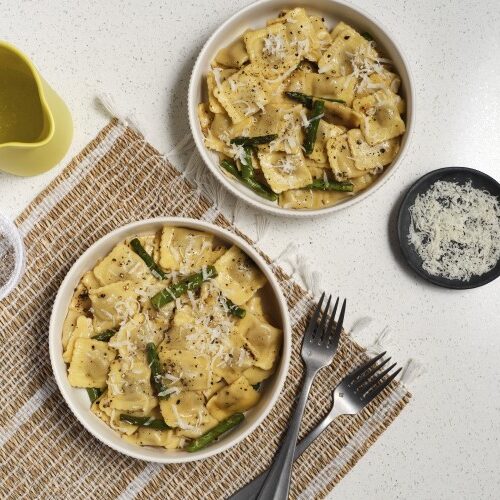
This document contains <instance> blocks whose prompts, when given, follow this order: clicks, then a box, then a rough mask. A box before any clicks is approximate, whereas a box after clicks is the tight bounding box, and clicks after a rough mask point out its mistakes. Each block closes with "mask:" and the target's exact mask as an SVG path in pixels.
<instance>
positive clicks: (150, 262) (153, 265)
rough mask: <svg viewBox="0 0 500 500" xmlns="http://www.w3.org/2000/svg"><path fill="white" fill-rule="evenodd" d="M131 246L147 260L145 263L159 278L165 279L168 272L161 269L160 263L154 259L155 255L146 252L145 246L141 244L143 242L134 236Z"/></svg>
mask: <svg viewBox="0 0 500 500" xmlns="http://www.w3.org/2000/svg"><path fill="white" fill-rule="evenodd" d="M130 246H131V247H132V250H133V251H134V252H135V253H136V254H137V255H138V256H139V257H140V258H141V259H142V260H143V261H144V262H145V264H146V265H147V266H148V267H149V270H150V271H151V274H152V275H153V276H154V277H155V278H157V279H159V280H164V279H165V278H166V277H167V276H166V274H165V273H164V272H163V271H162V270H161V269H160V267H159V266H158V264H157V263H156V262H155V261H154V260H153V257H151V255H149V254H148V252H146V250H145V249H144V247H143V246H142V245H141V242H140V241H139V240H138V239H137V238H134V239H133V240H132V241H131V242H130Z"/></svg>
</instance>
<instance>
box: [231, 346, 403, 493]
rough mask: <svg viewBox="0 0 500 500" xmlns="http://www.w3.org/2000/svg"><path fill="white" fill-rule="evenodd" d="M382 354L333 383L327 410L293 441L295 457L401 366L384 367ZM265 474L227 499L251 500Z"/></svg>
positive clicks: (373, 395)
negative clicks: (333, 386)
mask: <svg viewBox="0 0 500 500" xmlns="http://www.w3.org/2000/svg"><path fill="white" fill-rule="evenodd" d="M384 355H385V352H383V353H382V354H379V355H378V356H376V357H375V358H373V359H370V360H369V361H367V362H366V363H364V364H363V365H361V366H360V367H358V368H356V369H355V370H353V371H352V372H351V373H349V374H348V375H346V376H345V377H344V378H343V379H342V380H341V382H340V383H339V384H338V385H337V386H336V387H335V389H334V390H333V395H332V407H331V409H330V411H329V412H328V414H327V415H325V417H324V418H323V420H321V422H320V423H319V424H318V425H317V426H316V427H315V428H314V429H313V430H312V431H311V432H310V433H309V434H307V436H305V437H304V439H302V441H300V442H299V443H297V448H296V450H295V457H294V459H295V460H296V459H297V458H298V457H299V456H300V455H301V454H302V453H303V452H304V451H305V450H306V449H307V447H308V446H309V445H310V444H311V443H313V441H314V440H315V439H316V438H317V437H318V436H319V435H320V434H321V433H322V432H323V431H324V430H325V429H327V428H328V427H329V426H330V424H331V423H332V422H333V421H334V420H335V419H336V418H337V417H338V416H340V415H354V414H356V413H359V412H360V411H361V410H362V409H363V408H364V407H365V406H367V405H368V404H369V403H371V402H372V401H373V400H374V399H375V398H376V397H377V396H378V395H379V394H381V393H382V392H383V391H384V390H385V389H386V387H388V386H389V385H390V383H391V382H392V381H393V380H394V379H395V378H396V376H397V375H398V374H399V372H400V371H401V368H398V369H397V370H393V369H394V367H395V366H396V363H393V364H392V365H390V366H389V367H387V364H388V363H389V361H390V359H391V358H387V359H383V356H384ZM386 367H387V368H386ZM266 476H267V471H265V472H263V473H262V474H260V476H257V477H256V478H255V479H254V480H253V481H251V482H250V483H248V484H247V485H246V486H244V487H243V488H241V489H240V490H238V491H237V492H236V493H234V494H233V495H232V496H231V497H229V500H254V499H255V498H256V496H257V494H258V493H259V491H260V489H261V488H262V485H263V484H264V481H265V479H266Z"/></svg>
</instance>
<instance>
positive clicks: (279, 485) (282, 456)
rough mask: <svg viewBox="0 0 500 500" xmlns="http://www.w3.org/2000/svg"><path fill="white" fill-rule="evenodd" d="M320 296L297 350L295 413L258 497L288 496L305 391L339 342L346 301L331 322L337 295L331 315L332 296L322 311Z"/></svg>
mask: <svg viewBox="0 0 500 500" xmlns="http://www.w3.org/2000/svg"><path fill="white" fill-rule="evenodd" d="M324 299H325V294H324V293H323V294H322V295H321V299H320V301H319V303H318V306H317V307H316V309H315V311H314V313H313V315H312V317H311V319H310V321H309V324H308V325H307V328H306V331H305V333H304V339H303V341H302V353H301V354H302V359H303V361H304V364H305V376H304V382H303V384H302V389H301V391H300V396H299V399H298V402H297V405H296V407H295V412H294V414H293V417H292V419H291V421H290V424H289V427H288V432H287V433H286V436H285V439H284V441H283V444H282V445H281V448H280V450H279V452H278V454H277V455H276V457H275V459H274V462H273V465H272V467H271V469H270V470H269V474H268V475H267V478H266V480H265V481H264V484H263V486H262V489H261V491H260V493H259V496H258V499H259V500H271V499H273V500H278V499H281V500H285V499H287V498H288V490H289V488H290V476H291V473H292V465H293V458H294V454H295V447H296V443H297V436H298V434H299V429H300V422H301V421H302V415H303V414H304V409H305V406H306V403H307V398H308V396H309V391H310V390H311V386H312V383H313V381H314V379H315V378H316V375H317V374H318V372H319V370H321V368H324V367H325V366H328V365H329V364H330V363H331V362H332V360H333V357H334V355H335V351H336V350H337V347H338V344H339V339H340V332H341V331H342V323H343V321H344V315H345V308H346V301H345V300H344V302H343V304H342V308H341V310H340V315H339V318H338V320H337V322H336V323H335V315H336V313H337V308H338V305H339V299H338V298H337V300H336V302H335V305H334V306H333V310H332V313H331V315H329V310H330V303H331V300H332V297H331V295H330V296H329V297H328V300H327V302H326V306H325V310H324V311H323V313H322V311H321V306H322V305H323V301H324Z"/></svg>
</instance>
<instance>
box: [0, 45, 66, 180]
mask: <svg viewBox="0 0 500 500" xmlns="http://www.w3.org/2000/svg"><path fill="white" fill-rule="evenodd" d="M72 137H73V123H72V120H71V114H70V112H69V110H68V108H67V106H66V104H64V102H63V101H62V99H61V98H60V97H59V96H58V95H57V94H56V93H55V92H54V91H53V90H52V89H51V88H50V87H49V85H48V84H47V82H46V81H45V80H44V79H43V78H42V77H41V76H40V74H39V73H38V71H37V70H36V68H35V67H34V65H33V64H32V62H31V61H30V60H29V59H28V58H27V57H26V56H25V55H24V54H23V53H22V52H20V51H19V50H17V49H16V48H15V47H13V46H12V45H10V44H8V43H6V42H2V41H1V40H0V170H3V171H4V172H9V173H11V174H15V175H22V176H29V175H37V174H40V173H42V172H45V171H46V170H49V169H50V168H52V167H54V166H55V165H57V164H58V163H59V162H60V161H61V159H62V158H63V157H64V155H65V154H66V152H67V151H68V149H69V146H70V144H71V139H72Z"/></svg>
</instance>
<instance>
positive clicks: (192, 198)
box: [0, 120, 410, 500]
mask: <svg viewBox="0 0 500 500" xmlns="http://www.w3.org/2000/svg"><path fill="white" fill-rule="evenodd" d="M166 215H175V216H186V217H193V218H196V219H203V220H206V221H209V222H212V223H215V224H217V225H219V226H221V227H224V228H226V229H229V230H231V231H235V232H238V233H239V231H238V230H237V229H236V228H235V227H234V226H233V225H232V224H231V223H230V222H229V221H228V220H227V219H226V218H225V217H224V216H223V215H222V214H221V213H220V212H219V210H218V209H217V208H216V206H214V205H213V204H212V202H211V201H209V199H208V198H207V197H205V196H203V195H202V194H201V193H200V191H199V190H197V189H195V188H194V187H193V185H191V184H190V183H189V181H187V180H186V178H185V176H183V175H181V174H180V173H179V172H178V171H177V170H176V169H175V168H174V167H173V166H172V165H171V164H170V163H169V162H168V161H167V160H166V159H165V158H164V157H162V156H161V155H160V154H159V153H158V151H156V150H155V149H154V148H153V147H152V146H151V145H150V144H148V143H147V142H146V141H145V139H144V138H143V137H142V136H141V135H140V134H138V133H137V132H135V131H133V130H132V129H130V128H128V127H127V126H126V125H124V124H122V123H121V122H119V121H117V120H114V121H112V122H111V123H110V124H109V125H108V126H107V127H106V128H105V129H103V130H102V131H101V132H100V133H99V135H98V136H97V137H96V138H95V139H94V140H93V141H92V142H91V143H90V144H89V145H88V146H87V147H86V148H85V149H84V150H83V151H82V152H81V153H80V154H79V155H78V156H76V157H75V158H74V159H73V160H72V162H71V163H70V164H69V166H68V167H67V168H66V169H65V170H64V171H63V172H62V173H61V174H60V175H59V176H58V177H57V178H56V179H55V180H54V181H53V182H52V183H51V184H50V185H49V187H48V188H47V189H45V190H44V191H43V192H42V193H41V194H40V195H39V196H38V197H37V198H36V199H35V200H34V201H33V202H32V203H31V204H30V205H29V207H28V208H27V209H26V210H25V211H24V212H23V213H22V214H21V215H20V217H19V218H18V219H17V221H16V222H17V225H18V227H19V228H20V230H21V232H22V234H23V235H24V241H25V244H26V250H27V262H28V264H27V270H26V273H25V275H24V277H23V279H22V282H21V283H20V285H19V286H18V287H17V289H16V290H15V291H14V292H13V293H12V294H11V295H10V296H9V297H8V298H7V299H6V300H4V301H3V302H0V341H1V345H2V351H1V355H0V356H1V363H2V367H1V372H0V373H1V375H0V376H1V384H0V387H1V390H0V401H1V425H0V446H1V451H0V453H1V467H2V471H1V476H0V497H1V498H15V499H16V500H17V499H22V498H30V499H31V498H71V499H80V498H82V499H83V498H85V499H88V498H100V499H105V498H120V499H130V498H144V499H146V498H148V499H149V498H153V497H154V498H172V499H201V498H203V499H217V500H218V499H221V498H225V497H227V496H229V494H231V493H233V492H234V491H236V490H237V489H238V488H240V487H241V486H243V485H244V484H246V483H247V482H248V481H249V480H250V479H252V478H253V477H255V475H257V474H258V473H260V472H262V471H263V470H264V469H265V468H266V467H268V466H269V464H270V462H271V460H272V458H273V455H274V454H275V452H276V450H277V447H278V444H279V442H280V438H281V436H282V433H283V430H284V429H285V427H286V423H287V421H288V419H289V415H290V412H291V409H292V406H293V399H294V395H295V393H296V390H297V388H298V386H299V384H300V380H301V376H302V362H301V360H300V354H299V347H300V338H301V335H302V332H303V328H304V325H305V323H306V320H307V318H308V316H309V314H310V311H311V309H312V307H313V306H314V301H313V298H312V296H311V295H310V294H309V293H308V292H307V291H306V290H304V289H303V288H302V287H300V286H299V285H298V284H297V283H296V282H295V281H294V280H293V279H292V278H290V277H289V276H287V275H286V274H285V272H284V271H283V270H282V269H281V268H280V267H279V266H278V265H277V264H275V263H273V262H271V260H270V259H267V261H268V262H269V264H270V265H271V266H272V268H273V270H274V272H275V273H276V276H277V278H278V280H279V282H280V284H281V286H282V289H283V293H284V295H285V297H286V299H287V302H288V307H289V311H290V316H291V322H292V325H293V346H294V348H293V357H292V362H291V366H290V372H289V375H288V377H287V380H286V384H285V388H284V390H283V392H282V394H281V397H280V399H279V401H278V403H277V404H276V406H275V408H274V409H273V411H272V412H271V414H270V415H269V417H268V418H266V420H265V421H264V422H263V424H262V425H261V426H260V427H259V428H258V429H257V430H256V431H255V432H253V433H252V434H251V435H250V436H249V437H248V438H247V439H246V440H244V441H243V442H242V443H241V444H239V445H238V446H236V447H234V448H232V449H231V450H229V451H227V452H225V453H223V454H221V455H218V456H216V457H214V458H211V459H207V460H204V461H201V462H195V463H188V464H182V465H160V464H148V463H145V462H141V461H139V460H134V459H132V458H129V457H127V456H124V455H121V454H119V453H117V452H115V451H114V450H112V449H111V448H108V447H107V446H105V445H103V444H101V443H100V442H99V441H98V440H97V439H95V438H94V437H93V436H92V435H91V434H89V433H88V432H87V431H86V430H85V429H84V428H83V427H82V426H81V425H80V423H79V422H78V421H77V420H76V418H75V417H74V416H73V415H72V413H71V412H70V410H69V408H68V407H67V406H66V403H65V402H64V400H63V398H62V396H61V394H60V393H59V391H58V390H57V386H56V383H55V381H54V378H53V375H52V371H51V367H50V360H49V355H48V344H47V335H48V327H49V318H50V314H51V308H52V303H53V300H54V297H55V294H56V293H57V290H58V287H59V285H60V283H61V281H62V280H63V278H64V276H65V274H66V273H67V272H68V270H69V269H70V267H71V266H72V264H73V263H74V262H75V260H76V259H77V258H78V257H79V255H80V254H81V253H82V252H83V251H84V250H86V249H87V248H88V247H89V246H90V245H91V244H92V243H94V242H95V241H97V240H98V239H99V238H101V237H102V236H104V235H105V234H107V233H108V232H109V231H111V230H113V229H115V228H117V227H119V226H122V225H124V224H127V223H129V222H132V221H136V220H140V219H146V218H151V217H155V216H166ZM239 234H240V235H241V233H239ZM243 236H244V235H243ZM247 240H248V238H247ZM364 359H366V353H365V351H364V349H362V348H361V347H360V346H359V345H357V344H356V343H355V342H354V341H353V340H352V339H351V338H350V337H349V335H348V334H346V333H343V335H342V338H341V343H340V346H339V351H338V353H337V355H336V357H335V362H334V364H333V366H332V367H331V368H328V369H325V370H323V371H322V372H321V375H320V377H319V378H318V380H317V382H316V383H315V384H314V387H313V390H312V394H311V398H310V403H309V404H308V407H307V409H306V413H305V416H304V421H303V426H302V433H305V432H308V431H309V430H310V429H311V428H312V427H313V426H314V425H316V424H317V423H318V422H319V420H320V419H321V418H322V416H323V415H325V414H326V412H327V411H328V410H329V408H330V406H331V392H332V389H333V387H334V386H335V384H336V383H337V382H338V381H339V380H340V379H341V378H342V377H343V376H344V375H345V374H346V373H347V372H348V371H349V370H351V369H352V368H353V367H354V366H356V365H357V364H359V363H360V362H362V361H363V360H364ZM409 398H410V395H409V393H408V392H407V390H406V388H405V387H404V386H402V385H400V384H398V383H394V384H393V385H392V386H391V387H390V389H388V390H386V391H385V393H384V394H383V395H381V396H380V397H379V398H378V399H377V400H376V401H374V402H372V403H371V404H370V405H369V407H368V408H366V409H365V410H364V411H363V412H362V413H360V414H359V415H356V416H344V417H340V418H338V419H337V420H336V421H335V422H334V424H332V425H331V426H330V428H329V429H328V430H327V431H325V432H324V433H323V435H322V436H321V438H319V439H317V440H316V441H315V443H314V444H313V445H312V446H311V447H310V448H309V449H308V450H307V451H306V452H305V453H304V454H303V455H302V457H301V458H300V459H299V460H298V461H297V462H296V464H295V466H294V470H293V483H292V489H291V498H294V499H295V498H301V499H310V498H323V497H325V496H326V495H327V494H328V492H330V491H331V490H332V489H333V488H334V486H335V484H336V483H337V482H338V481H340V479H341V478H342V477H343V476H344V475H345V474H346V473H347V472H348V471H349V470H350V469H351V468H352V467H353V466H354V465H355V464H356V462H357V461H358V460H359V459H360V458H361V457H362V456H363V454H364V453H365V452H366V451H367V449H368V448H369V447H370V446H371V445H372V444H373V443H374V442H375V441H376V440H377V439H378V437H379V436H380V435H381V434H382V433H383V432H384V430H385V429H386V428H387V426H388V425H389V424H390V423H391V422H392V421H393V420H394V419H395V418H396V417H397V415H398V414H399V412H400V411H401V410H402V409H403V407H404V406H405V405H406V404H407V403H408V401H409Z"/></svg>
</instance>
